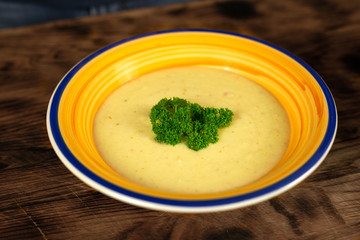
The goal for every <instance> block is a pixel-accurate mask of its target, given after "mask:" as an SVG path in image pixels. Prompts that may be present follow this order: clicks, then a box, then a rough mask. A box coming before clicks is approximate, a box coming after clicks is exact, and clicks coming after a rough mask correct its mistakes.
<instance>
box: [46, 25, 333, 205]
mask: <svg viewBox="0 0 360 240" xmlns="http://www.w3.org/2000/svg"><path fill="white" fill-rule="evenodd" d="M176 32H205V33H206V32H208V33H219V34H225V35H231V36H236V37H240V38H245V39H249V40H252V41H255V42H258V43H261V44H264V45H267V46H269V47H271V48H274V49H276V50H278V51H280V52H282V53H284V54H285V55H287V56H289V57H291V58H292V59H294V60H295V61H297V62H298V63H299V64H301V65H302V66H303V67H304V68H305V69H306V70H307V71H308V72H309V73H310V74H311V75H312V76H313V77H314V78H315V79H316V81H317V82H318V84H319V86H320V87H321V89H322V91H323V94H324V96H325V98H326V101H327V105H328V111H329V121H328V126H327V130H326V134H325V137H324V139H323V140H322V142H321V144H320V146H319V148H318V149H317V151H316V152H315V153H314V155H313V156H312V157H311V158H310V159H309V160H308V161H307V162H306V163H305V164H304V165H303V166H302V167H300V168H299V169H298V170H296V171H295V172H294V173H292V174H291V175H289V176H287V177H286V178H284V179H282V180H281V181H279V182H277V183H275V184H273V185H270V186H268V187H266V188H263V189H260V190H257V191H253V192H250V193H246V194H240V195H237V196H232V197H227V198H221V199H210V200H175V199H167V198H160V197H153V196H148V195H144V194H140V193H137V192H133V191H130V190H127V189H125V188H122V187H120V186H117V185H115V184H112V183H111V182H108V181H106V180H105V179H103V178H101V177H99V176H98V175H96V174H94V173H93V172H91V171H90V170H89V169H87V168H86V167H85V166H84V165H83V164H82V163H81V162H80V161H79V160H78V159H77V158H76V157H75V156H74V155H73V154H72V153H71V151H70V150H69V148H68V147H67V146H66V144H65V142H64V139H63V137H62V136H61V133H60V128H59V122H58V107H59V103H60V99H61V96H62V94H63V92H64V89H65V88H66V86H67V84H68V83H69V82H70V81H71V79H72V78H73V76H74V75H75V74H76V73H77V72H78V71H79V70H80V69H81V68H82V67H83V66H84V65H85V64H87V63H88V62H89V61H91V60H92V59H93V58H95V57H97V56H98V55H100V54H102V53H103V52H105V51H107V50H109V49H111V48H113V47H116V46H118V45H120V44H123V43H126V42H129V41H132V40H135V39H139V38H143V37H148V36H153V35H159V34H167V33H176ZM47 120H48V121H47V123H48V129H50V131H51V134H52V138H53V140H54V144H55V145H56V146H54V147H57V148H58V149H59V150H60V152H61V153H62V154H63V156H64V157H65V158H66V159H67V161H68V162H69V163H70V164H72V166H73V167H75V168H76V169H77V170H78V171H80V173H81V174H83V175H85V176H86V177H87V178H89V179H91V180H92V181H94V182H96V183H97V184H100V185H101V186H102V187H105V188H107V189H109V190H112V191H114V192H116V193H119V194H121V195H126V196H128V197H130V198H135V199H138V200H142V201H145V202H149V203H154V204H160V205H166V206H173V207H180V208H181V207H183V208H189V207H190V208H201V207H217V206H224V205H229V204H235V203H239V202H243V201H246V200H251V199H254V200H255V199H257V198H261V197H265V196H266V195H270V194H271V193H274V192H279V191H281V190H282V189H285V188H286V187H287V186H289V185H292V184H295V183H297V181H298V180H299V178H302V177H304V176H306V174H307V173H308V172H309V171H312V170H314V168H315V167H317V165H318V164H319V163H320V162H321V161H322V160H323V158H324V157H325V156H326V155H327V153H328V151H329V149H330V148H331V146H332V144H333V141H334V138H335V135H336V130H337V124H338V116H337V111H336V106H335V101H334V99H333V97H332V94H331V92H330V90H329V88H328V87H327V85H326V84H325V82H324V81H323V80H322V78H321V77H320V76H319V75H318V74H317V73H316V72H315V71H314V70H313V69H312V68H311V67H310V66H309V65H308V64H307V63H305V62H304V61H303V60H301V59H300V58H298V57H297V56H295V55H293V54H292V53H290V52H288V51H287V50H284V49H282V48H280V47H278V46H276V45H274V44H272V43H269V42H266V41H263V40H260V39H257V38H254V37H251V36H247V35H243V34H238V33H233V32H227V31H219V30H207V29H175V30H165V31H157V32H151V33H146V34H141V35H137V36H134V37H131V38H127V39H124V40H121V41H118V42H115V43H113V44H110V45H108V46H106V47H104V48H102V49H99V50H98V51H96V52H94V53H92V54H90V55H89V56H87V57H85V58H84V59H83V60H81V61H80V62H79V63H78V64H76V65H75V66H74V67H73V68H72V69H71V70H70V71H69V72H68V73H67V74H66V75H65V76H64V78H63V79H62V80H61V81H60V82H59V84H58V86H57V88H56V89H55V91H54V93H53V95H52V98H51V100H50V103H49V107H48V113H47ZM49 135H50V134H49ZM50 138H51V137H50ZM140 205H141V204H140Z"/></svg>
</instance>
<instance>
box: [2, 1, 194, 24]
mask: <svg viewBox="0 0 360 240" xmlns="http://www.w3.org/2000/svg"><path fill="white" fill-rule="evenodd" d="M190 1H191V0H32V1H24V0H0V29H1V28H11V27H18V26H24V25H30V24H36V23H43V22H47V21H54V20H59V19H67V18H76V17H82V16H89V15H90V16H93V15H100V14H106V13H112V12H117V11H122V10H128V9H134V8H143V7H151V6H160V5H168V4H172V3H180V2H190Z"/></svg>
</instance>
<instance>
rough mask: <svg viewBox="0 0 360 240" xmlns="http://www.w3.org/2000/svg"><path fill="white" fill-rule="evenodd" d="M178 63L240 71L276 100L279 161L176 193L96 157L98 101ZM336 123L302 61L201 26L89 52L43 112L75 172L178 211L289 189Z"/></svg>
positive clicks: (254, 199)
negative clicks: (249, 175) (231, 183)
mask: <svg viewBox="0 0 360 240" xmlns="http://www.w3.org/2000/svg"><path fill="white" fill-rule="evenodd" d="M183 66H206V67H212V68H217V69H223V70H226V71H231V72H234V73H237V74H240V75H242V76H244V77H246V78H248V79H251V80H252V81H254V82H256V83H258V84H260V85H261V86H263V87H264V88H266V89H267V90H268V91H270V92H271V93H272V94H273V95H274V96H275V97H276V98H277V99H278V100H279V102H280V103H281V104H282V105H283V107H284V109H285V110H286V112H287V114H288V118H289V122H290V128H291V134H290V140H289V144H288V148H287V150H286V152H285V154H284V155H283V157H282V158H281V160H280V161H279V162H278V163H277V164H276V166H275V167H274V168H273V169H271V170H270V171H269V172H268V173H267V174H266V175H264V176H263V177H261V178H259V179H257V180H256V181H254V182H252V183H250V184H247V185H245V186H242V187H239V188H236V189H233V190H230V191H225V192H220V193H210V194H198V195H190V194H177V193H170V192H164V191H159V190H155V189H151V188H148V187H145V186H141V185H139V184H136V183H134V182H131V181H130V180H128V179H126V178H125V177H123V176H121V175H120V174H119V173H117V172H115V171H114V170H113V169H112V168H111V167H110V166H109V165H108V164H107V163H106V162H105V161H104V159H103V158H102V157H101V156H100V154H99V153H98V151H97V149H96V146H95V143H94V139H93V124H94V117H95V114H96V112H97V110H98V109H99V107H100V106H101V104H102V103H103V102H104V100H105V99H106V98H107V97H108V96H109V95H110V94H111V93H112V92H113V91H114V90H115V89H117V88H118V87H120V86H121V85H122V84H124V83H126V82H128V81H130V80H132V79H134V78H137V77H139V76H142V75H144V74H147V73H150V72H154V71H158V70H162V69H168V68H173V67H183ZM337 121H338V120H337V112H336V107H335V102H334V100H333V97H332V95H331V93H330V91H329V89H328V87H327V86H326V84H325V83H324V81H323V80H322V79H321V77H320V76H319V75H318V74H317V73H316V72H315V71H314V70H313V69H312V68H311V67H310V66H308V65H307V64H306V63H305V62H304V61H302V60H301V59H299V58H297V57H296V56H294V55H293V54H291V53H289V52H287V51H286V50H284V49H281V48H279V47H277V46H275V45H273V44H271V43H268V42H265V41H262V40H260V39H256V38H253V37H249V36H245V35H240V34H236V33H231V32H223V31H210V30H201V29H189V30H169V31H161V32H154V33H149V34H144V35H140V36H135V37H132V38H128V39H125V40H122V41H119V42H116V43H114V44H111V45H109V46H107V47H105V48H102V49H100V50H98V51H96V52H94V53H92V54H91V55H89V56H88V57H86V58H85V59H83V60H82V61H80V62H79V63H78V64H77V65H75V66H74V67H73V68H72V69H71V70H70V71H69V72H68V73H67V74H66V75H65V76H64V78H63V79H62V80H61V81H60V82H59V84H58V86H57V87H56V89H55V90H54V93H53V95H52V97H51V99H50V102H49V106H48V111H47V129H48V135H49V139H50V142H51V144H52V146H53V148H54V150H55V152H56V154H57V155H58V157H59V158H60V160H61V161H62V162H63V164H64V165H65V166H66V167H67V168H68V169H69V170H70V171H71V172H72V173H73V174H74V175H75V176H77V177H78V178H79V179H81V180H82V181H83V182H85V183H86V184H88V185H89V186H91V187H93V188H94V189H96V190H98V191H100V192H102V193H103V194H105V195H107V196H110V197H112V198H115V199H118V200H120V201H123V202H126V203H129V204H133V205H136V206H140V207H144V208H149V209H155V210H162V211H172V212H182V213H200V212H213V211H224V210H230V209H234V208H239V207H245V206H249V205H252V204H256V203H259V202H262V201H265V200H267V199H270V198H272V197H275V196H277V195H279V194H281V193H283V192H285V191H287V190H289V189H291V188H292V187H294V186H295V185H296V184H298V183H299V182H301V181H302V180H304V179H305V178H306V177H307V176H309V175H310V174H311V173H312V172H313V171H314V170H315V169H316V168H317V167H318V166H319V165H320V163H321V162H322V161H323V160H324V159H325V157H326V155H327V154H328V152H329V150H330V148H331V146H332V144H333V141H334V138H335V134H336V129H337Z"/></svg>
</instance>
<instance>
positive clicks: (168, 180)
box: [94, 67, 290, 194]
mask: <svg viewBox="0 0 360 240" xmlns="http://www.w3.org/2000/svg"><path fill="white" fill-rule="evenodd" d="M164 97H167V98H171V97H180V98H185V99H187V100H188V101H190V102H193V103H199V104H200V105H201V106H203V107H216V108H221V107H223V108H229V109H230V110H232V111H233V112H234V117H233V121H232V123H231V125H230V126H229V127H226V128H221V129H220V130H219V141H218V142H217V143H215V144H210V145H209V147H207V148H205V149H202V150H199V151H194V150H191V149H189V148H188V147H187V146H186V144H185V143H184V142H183V143H181V144H177V145H175V146H172V145H168V144H162V143H158V142H157V141H155V134H154V133H153V132H152V125H151V123H150V118H149V114H150V110H151V108H152V106H154V105H155V104H157V103H158V101H159V100H160V99H162V98H164ZM289 135H290V127H289V122H288V117H287V114H286V112H285V110H284V109H283V107H282V106H281V104H280V103H279V102H278V101H277V99H276V98H275V97H274V96H273V95H272V94H271V93H269V92H268V91H267V90H266V89H265V88H263V87H262V86H260V85H258V84H256V83H255V82H253V81H251V80H248V79H246V78H244V77H242V76H240V75H238V74H235V73H231V72H228V71H225V70H219V69H213V68H205V67H181V68H172V69H166V70H161V71H157V72H153V73H150V74H147V75H144V76H142V77H140V78H138V79H135V80H132V81H131V82H128V83H126V84H124V85H122V86H121V87H119V88H118V89H117V90H115V91H114V92H113V93H112V94H111V95H110V96H109V97H108V98H107V99H106V100H105V102H104V103H103V104H102V106H101V107H100V109H99V111H98V112H97V114H96V117H95V122H94V139H95V145H96V147H97V149H98V151H99V153H100V155H101V156H102V157H103V158H104V160H105V161H106V162H107V163H108V164H109V165H110V166H111V167H112V168H113V169H115V170H116V171H117V172H119V173H120V174H121V175H123V176H125V177H126V178H128V179H130V180H131V181H133V182H136V183H138V184H141V185H144V186H147V187H150V188H154V189H158V190H163V191H168V192H175V193H186V194H200V193H215V192H221V191H226V190H230V189H233V188H236V187H239V186H242V185H245V184H248V183H250V182H252V181H254V180H256V179H257V178H259V177H261V176H262V175H264V174H266V173H267V172H268V171H269V170H270V169H271V168H273V167H274V166H275V165H276V163H277V162H278V161H279V160H280V159H281V157H282V155H283V154H284V152H285V150H286V148H287V145H288V141H289Z"/></svg>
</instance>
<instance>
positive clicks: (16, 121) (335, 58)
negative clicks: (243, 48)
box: [0, 0, 360, 240]
mask: <svg viewBox="0 0 360 240" xmlns="http://www.w3.org/2000/svg"><path fill="white" fill-rule="evenodd" d="M173 28H207V29H217V30H228V31H233V32H237V33H243V34H248V35H251V36H255V37H258V38H261V39H263V40H266V41H269V42H272V43H274V44H277V45H278V46H280V47H282V48H285V49H287V50H289V51H290V52H292V53H294V54H295V55H298V56H299V57H300V58H302V59H303V60H305V61H306V62H308V63H309V64H310V65H311V66H312V67H313V68H314V69H315V70H316V71H317V72H318V73H319V74H320V75H321V76H322V77H323V79H324V80H325V82H326V83H327V84H328V86H329V87H330V89H331V91H332V93H333V95H334V98H335V100H336V103H337V107H338V111H339V129H338V134H337V137H336V141H335V144H334V146H333V148H332V150H331V151H330V154H329V155H328V157H327V158H326V160H325V161H324V163H323V164H322V165H321V166H320V167H319V169H317V170H316V171H315V172H314V173H313V174H312V175H311V176H310V177H309V178H308V179H306V180H305V181H304V182H303V183H301V184H300V185H298V186H297V187H295V188H294V189H292V190H291V191H288V192H286V193H284V194H282V195H280V196H279V197H276V198H274V199H271V200H269V201H266V202H263V203H261V204H257V205H255V206H251V207H247V208H242V209H237V210H233V211H228V212H220V213H209V214H173V213H166V212H157V211H151V210H147V209H142V208H138V207H134V206H130V205H128V204H125V203H121V202H118V201H116V200H114V199H111V198H109V197H106V196H104V195H103V194H101V193H98V192H97V191H95V190H93V189H91V188H89V187H88V186H86V185H85V184H84V183H82V182H81V181H80V180H78V179H77V178H76V177H74V176H73V175H72V174H71V173H70V172H69V171H68V170H67V169H66V168H65V167H64V166H63V165H62V163H61V162H60V161H59V159H58V158H57V156H56V155H55V153H54V151H53V150H52V148H51V146H50V143H49V141H48V137H47V132H46V126H45V114H46V108H47V103H48V101H49V98H50V96H51V93H52V91H53V90H54V88H55V87H56V85H57V83H58V82H59V81H60V79H61V78H62V76H63V75H64V74H65V73H66V72H67V71H68V70H69V69H70V68H71V67H72V66H73V65H74V64H76V62H78V61H79V60H81V59H82V58H84V57H85V56H87V55H88V54H90V53H91V52H93V51H96V50H97V49H99V48H101V47H104V46H106V45H108V44H110V43H113V42H115V41H119V40H121V39H124V38H126V37H130V36H133V35H136V34H141V33H147V32H150V31H157V30H165V29H173ZM359 40H360V4H359V1H340V0H338V1H330V0H329V1H325V0H324V1H284V0H283V1H270V0H264V1H255V0H254V1H199V2H193V3H188V4H176V5H171V6H165V7H156V8H147V9H140V10H134V11H127V12H120V13H114V14H108V15H104V16H97V17H88V18H80V19H73V20H65V21H58V22H51V23H46V24H42V25H35V26H29V27H22V28H15V29H8V30H1V31H0V152H1V155H0V157H1V158H0V182H1V184H0V239H209V240H215V239H324V240H325V239H326V240H331V239H334V240H335V239H336V240H339V239H344V240H345V239H346V240H348V239H360V171H359V167H360V150H359V145H360V131H359V120H360V97H359V96H360V45H359V43H360V41H359Z"/></svg>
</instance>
